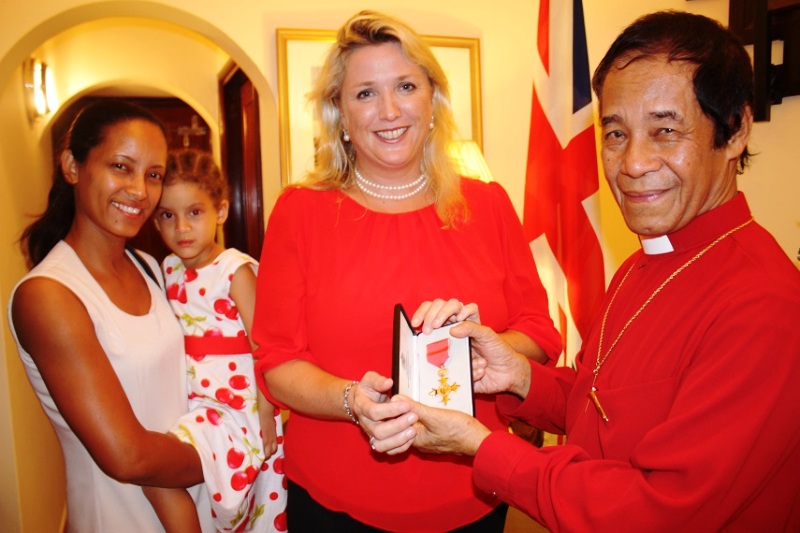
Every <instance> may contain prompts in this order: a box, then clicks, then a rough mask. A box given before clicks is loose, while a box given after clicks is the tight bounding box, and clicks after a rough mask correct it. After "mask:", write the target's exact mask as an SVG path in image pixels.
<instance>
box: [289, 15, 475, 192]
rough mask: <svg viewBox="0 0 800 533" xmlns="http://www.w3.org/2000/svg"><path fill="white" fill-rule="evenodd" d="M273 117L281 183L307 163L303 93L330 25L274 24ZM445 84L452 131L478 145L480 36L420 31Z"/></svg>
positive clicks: (309, 136)
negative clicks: (312, 27)
mask: <svg viewBox="0 0 800 533" xmlns="http://www.w3.org/2000/svg"><path fill="white" fill-rule="evenodd" d="M276 38H277V54H278V103H279V106H278V113H279V115H278V118H279V122H280V144H281V147H280V148H281V179H282V181H283V183H284V185H286V184H289V183H294V182H297V181H299V180H300V179H302V177H303V175H304V174H305V172H307V171H308V170H310V169H312V168H313V164H314V138H315V131H316V129H317V128H318V126H317V125H315V124H314V118H313V109H312V108H311V106H310V105H309V104H308V101H307V99H306V95H307V94H308V92H309V91H310V90H311V87H312V84H313V81H314V78H315V76H316V74H317V72H319V69H320V67H321V66H322V63H323V62H324V60H325V56H326V54H327V53H328V50H329V49H330V47H331V45H332V44H333V43H334V41H335V38H336V32H335V31H334V30H306V29H292V28H278V30H277V33H276ZM423 39H424V40H425V41H426V42H427V43H428V45H429V46H430V47H431V50H432V51H433V54H434V55H435V56H436V59H437V60H438V61H439V64H440V65H441V66H442V69H443V70H444V73H445V75H446V76H447V80H448V82H449V83H450V99H451V104H452V107H453V114H454V115H455V120H456V126H457V128H458V131H457V136H458V137H459V138H460V139H462V140H473V141H475V142H476V143H477V144H478V146H479V147H482V145H483V135H482V131H483V127H482V124H481V67H480V40H479V39H477V38H469V37H441V36H429V35H425V36H423Z"/></svg>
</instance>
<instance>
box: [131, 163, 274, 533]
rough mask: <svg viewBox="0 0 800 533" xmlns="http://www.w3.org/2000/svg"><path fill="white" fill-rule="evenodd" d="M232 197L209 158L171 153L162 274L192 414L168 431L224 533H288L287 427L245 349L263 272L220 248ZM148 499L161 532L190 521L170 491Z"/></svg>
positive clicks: (161, 223)
mask: <svg viewBox="0 0 800 533" xmlns="http://www.w3.org/2000/svg"><path fill="white" fill-rule="evenodd" d="M226 198H227V184H226V182H225V179H224V178H223V176H222V174H221V172H220V170H219V168H218V167H217V166H216V164H215V163H214V161H213V159H212V158H211V155H210V154H208V153H205V152H200V151H197V150H183V151H179V152H175V153H171V154H170V156H169V159H168V162H167V171H166V174H165V176H164V189H163V194H162V196H161V201H160V203H159V205H158V207H157V209H156V213H155V224H156V227H157V228H158V230H159V232H160V233H161V236H162V238H163V239H164V242H165V243H166V245H167V246H168V247H169V248H170V250H172V251H173V252H174V253H173V254H171V255H169V256H168V257H167V258H166V259H164V263H163V266H162V268H163V271H164V277H165V280H166V289H167V297H168V299H169V302H170V304H171V305H172V309H173V311H174V312H175V315H176V316H177V317H178V319H179V320H180V322H181V326H182V327H183V331H184V336H185V337H184V340H185V347H186V355H187V367H188V380H189V407H190V412H189V413H188V414H187V415H185V416H183V417H181V419H180V420H178V422H177V423H176V424H175V425H174V426H173V428H172V430H171V431H172V433H174V434H175V435H176V436H177V437H178V438H179V439H181V440H182V441H184V442H188V443H190V444H192V445H193V446H194V447H195V448H196V449H197V452H198V454H199V455H200V458H201V462H202V464H203V475H204V478H205V482H206V487H207V489H208V491H209V494H210V496H211V500H212V501H211V507H212V513H213V514H214V518H215V521H216V527H217V529H218V530H219V531H248V530H254V531H285V530H286V523H285V515H284V509H285V506H286V490H285V485H284V483H285V481H284V475H283V445H282V440H283V432H282V429H281V418H280V413H279V412H276V409H275V408H274V406H273V405H272V404H270V403H269V402H268V401H267V400H266V399H265V398H264V397H263V396H262V395H261V392H260V391H259V390H258V387H257V384H256V382H255V377H254V373H253V358H252V346H251V344H250V340H249V332H250V327H251V325H252V320H253V307H254V298H255V282H256V269H257V266H258V265H257V262H256V261H255V260H254V259H253V258H251V257H250V256H248V255H246V254H244V253H242V252H239V251H238V250H235V249H227V250H226V249H224V248H223V246H221V245H220V244H219V243H217V242H216V239H215V237H216V235H217V229H218V228H219V227H220V226H221V225H222V224H223V223H224V222H225V219H226V218H227V216H228V201H227V199H226ZM259 428H260V432H259ZM145 492H146V494H147V495H148V498H150V500H151V502H152V503H153V505H154V507H156V509H157V511H159V510H161V511H163V513H162V512H159V516H162V515H163V516H164V517H163V518H162V520H163V521H164V523H165V524H167V523H168V522H170V521H171V520H175V519H177V523H179V524H180V523H182V524H183V525H184V527H185V525H186V523H187V522H186V521H188V520H190V519H191V517H185V516H184V517H176V516H174V514H173V515H172V516H169V515H170V514H171V513H173V512H174V509H175V508H176V507H175V506H174V505H173V504H161V503H159V499H160V498H161V497H163V496H164V492H165V489H154V490H151V489H147V490H146V491H145ZM172 492H175V491H172ZM154 493H155V494H154ZM151 496H152V497H151ZM181 497H183V496H181ZM172 523H176V522H172Z"/></svg>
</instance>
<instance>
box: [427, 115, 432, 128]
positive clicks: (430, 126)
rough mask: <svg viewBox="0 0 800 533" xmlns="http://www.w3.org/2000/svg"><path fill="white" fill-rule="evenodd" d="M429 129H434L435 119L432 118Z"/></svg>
mask: <svg viewBox="0 0 800 533" xmlns="http://www.w3.org/2000/svg"><path fill="white" fill-rule="evenodd" d="M428 129H431V130H432V129H433V117H431V123H430V124H428Z"/></svg>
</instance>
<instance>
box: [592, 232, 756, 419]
mask: <svg viewBox="0 0 800 533" xmlns="http://www.w3.org/2000/svg"><path fill="white" fill-rule="evenodd" d="M752 221H753V219H752V218H750V220H748V221H747V222H745V223H743V224H740V225H738V226H736V227H735V228H733V229H732V230H730V231H728V232H727V233H724V234H723V235H720V236H719V237H717V239H716V240H714V242H712V243H711V244H709V245H708V246H706V247H705V248H703V249H702V250H700V251H699V252H697V254H696V255H695V256H694V257H692V258H691V259H689V260H688V261H686V262H685V263H684V264H682V265H681V266H679V267H678V268H677V269H676V270H675V272H673V273H672V274H670V275H669V277H667V279H665V280H664V281H663V282H662V283H661V285H659V286H658V287H657V288H656V290H654V291H653V293H652V294H651V295H650V297H649V298H647V300H645V302H644V303H643V304H642V306H641V307H639V309H637V310H636V312H635V313H634V314H633V316H631V317H630V318H629V319H628V321H627V322H626V323H625V325H624V326H622V330H620V332H619V334H617V338H616V339H614V342H612V343H611V346H610V347H609V348H608V351H607V352H606V354H605V355H602V353H603V338H604V337H605V332H606V320H607V319H608V314H609V311H611V306H612V305H613V304H614V299H615V298H616V297H617V294H618V293H619V290H620V288H622V285H623V283H625V280H626V279H628V274H630V273H631V271H632V270H633V267H634V264H631V266H630V268H628V271H627V272H625V275H624V276H623V277H622V281H620V282H619V285H617V288H616V290H615V291H614V294H613V295H612V296H611V300H610V301H609V302H608V307H606V311H605V313H603V322H602V323H601V325H600V340H599V342H598V345H597V360H596V362H595V367H594V370H592V374H594V377H593V378H592V387H591V389H589V395H588V396H589V400H587V401H586V408H588V407H589V401H591V402H592V403H593V404H594V406H595V408H596V409H597V412H598V414H599V415H600V418H602V419H603V422H608V416H606V413H605V411H604V410H603V406H602V405H600V399H599V398H598V397H597V387H595V385H596V384H597V377H598V376H599V375H600V368H602V366H603V364H604V363H605V362H606V359H608V356H609V355H611V351H612V350H613V349H614V347H615V346H616V345H617V343H618V342H619V339H620V338H621V337H622V335H623V334H624V333H625V331H627V329H628V326H630V325H631V323H632V322H633V321H634V320H636V318H637V317H638V316H639V315H640V314H641V312H642V311H644V309H645V307H647V306H648V305H650V302H652V301H653V298H655V297H656V295H657V294H658V293H659V292H661V290H662V289H663V288H664V287H666V286H667V284H668V283H669V282H670V281H672V280H673V279H675V276H677V275H678V274H680V273H681V272H683V270H684V269H685V268H686V267H688V266H689V265H691V264H692V263H694V262H695V261H697V260H698V259H700V258H701V257H702V256H703V255H704V254H705V253H706V252H708V251H709V250H710V249H712V248H713V247H714V246H716V245H717V244H718V243H719V242H720V241H721V240H723V239H724V238H725V237H728V236H729V235H731V234H732V233H734V232H736V231H739V230H740V229H742V228H743V227H745V226H746V225H748V224H750V223H751V222H752ZM601 355H602V357H601ZM584 410H585V409H584Z"/></svg>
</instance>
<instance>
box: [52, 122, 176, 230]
mask: <svg viewBox="0 0 800 533" xmlns="http://www.w3.org/2000/svg"><path fill="white" fill-rule="evenodd" d="M166 162H167V141H166V139H165V138H164V133H163V132H162V131H161V129H160V128H159V127H158V126H156V125H155V124H153V123H151V122H148V121H146V120H141V119H133V120H127V121H123V122H118V123H116V124H112V125H110V126H108V127H107V129H106V131H105V134H104V136H103V141H102V142H101V143H100V144H98V145H97V146H95V147H94V148H92V149H91V150H90V151H89V154H88V156H87V158H86V161H85V162H84V163H83V164H79V163H78V162H77V161H75V159H74V158H73V157H72V154H71V153H70V152H68V151H67V152H65V153H64V156H62V169H63V171H64V178H65V179H66V180H67V182H68V183H71V184H73V185H74V186H75V194H76V202H75V212H76V213H75V214H76V222H78V223H80V224H84V223H88V224H89V225H92V226H94V227H96V228H98V229H99V230H101V231H103V232H106V233H108V234H111V235H114V236H117V237H124V238H131V237H134V236H135V235H136V234H137V233H138V232H139V230H140V229H141V227H142V225H143V224H144V223H145V222H146V221H147V220H148V218H149V217H150V214H151V213H152V212H153V209H155V207H156V204H158V200H159V198H160V197H161V187H162V179H163V176H164V172H165V170H166Z"/></svg>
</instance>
